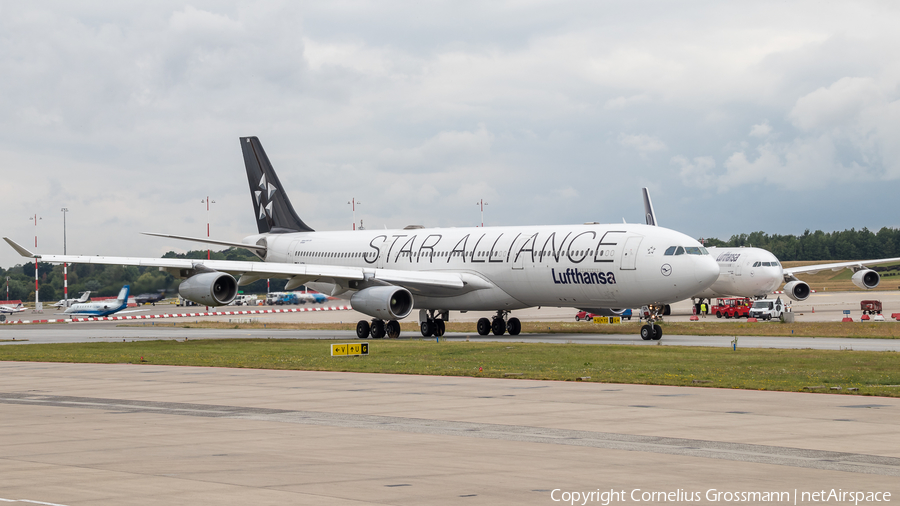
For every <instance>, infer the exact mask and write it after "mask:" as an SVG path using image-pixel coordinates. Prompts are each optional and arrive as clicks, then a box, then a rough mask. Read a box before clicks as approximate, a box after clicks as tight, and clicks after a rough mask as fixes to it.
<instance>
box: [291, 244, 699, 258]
mask: <svg viewBox="0 0 900 506" xmlns="http://www.w3.org/2000/svg"><path fill="white" fill-rule="evenodd" d="M673 247H674V246H673ZM679 248H681V247H680V246H679ZM669 249H671V248H669ZM681 249H683V248H681ZM688 249H690V248H688ZM704 251H705V250H704ZM451 253H452V256H455V257H458V256H462V253H463V252H460V251H453V252H450V251H437V252H434V253H433V254H432V255H429V253H419V254H418V255H415V254H412V253H410V252H409V251H403V252H401V253H400V255H401V256H405V257H408V256H422V257H428V256H435V257H448V256H451ZM488 253H489V252H487V251H479V252H478V254H477V255H476V256H477V257H486V256H489V255H488ZM504 253H505V252H502V251H494V252H493V255H492V256H493V257H494V258H496V257H499V256H503V254H504ZM570 253H571V255H572V256H582V255H584V256H587V255H593V254H594V253H595V252H594V250H578V251H572V252H570ZM596 253H597V256H598V257H602V256H612V255H613V253H614V251H613V250H597V251H596ZM683 253H684V251H682V252H681V253H676V255H681V254H683ZM553 254H554V252H553V251H538V252H536V253H535V255H536V256H539V257H544V256H550V255H553ZM666 254H667V255H669V254H671V253H669V252H668V251H666ZM688 254H689V255H694V254H699V253H688ZM465 255H466V256H467V257H471V256H472V252H471V251H466V252H465ZM556 255H561V256H564V255H565V253H563V252H557V253H556ZM294 256H300V257H309V258H371V257H373V256H375V252H368V253H360V252H350V253H333V252H324V251H295V252H294Z"/></svg>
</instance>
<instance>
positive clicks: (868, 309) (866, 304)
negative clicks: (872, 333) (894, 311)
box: [859, 300, 881, 314]
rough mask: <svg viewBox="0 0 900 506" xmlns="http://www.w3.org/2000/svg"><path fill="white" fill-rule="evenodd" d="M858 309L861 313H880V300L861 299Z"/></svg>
mask: <svg viewBox="0 0 900 506" xmlns="http://www.w3.org/2000/svg"><path fill="white" fill-rule="evenodd" d="M859 309H861V310H862V312H863V314H881V301H880V300H863V301H860V303H859Z"/></svg>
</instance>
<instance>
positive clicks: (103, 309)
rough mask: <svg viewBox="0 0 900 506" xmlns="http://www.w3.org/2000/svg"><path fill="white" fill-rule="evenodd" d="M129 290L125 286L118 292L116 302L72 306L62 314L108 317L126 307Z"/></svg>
mask: <svg viewBox="0 0 900 506" xmlns="http://www.w3.org/2000/svg"><path fill="white" fill-rule="evenodd" d="M130 290H131V288H130V287H129V286H128V285H125V286H123V287H122V289H121V290H119V296H118V297H116V300H105V301H98V302H85V303H80V304H72V305H71V306H69V307H68V308H66V310H65V311H63V313H62V314H65V315H70V316H109V315H111V314H113V313H118V312H119V311H121V310H123V309H125V308H126V307H128V292H129V291H130Z"/></svg>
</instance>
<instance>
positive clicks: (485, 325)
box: [477, 318, 491, 336]
mask: <svg viewBox="0 0 900 506" xmlns="http://www.w3.org/2000/svg"><path fill="white" fill-rule="evenodd" d="M477 328H478V335H479V336H486V335H488V334H489V333H490V332H491V321H490V320H488V319H487V318H479V319H478V325H477Z"/></svg>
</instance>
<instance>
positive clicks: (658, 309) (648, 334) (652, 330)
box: [641, 304, 667, 341]
mask: <svg viewBox="0 0 900 506" xmlns="http://www.w3.org/2000/svg"><path fill="white" fill-rule="evenodd" d="M666 307H667V306H660V305H655V304H651V305H650V306H649V307H647V309H646V312H645V314H646V318H647V325H644V326H642V327H641V339H643V340H644V341H650V340H653V341H659V340H660V339H662V336H663V330H662V327H660V326H659V325H657V324H656V322H657V321H658V320H660V319H661V318H660V317H661V316H662V315H663V314H665V311H666ZM642 312H644V311H642Z"/></svg>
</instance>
